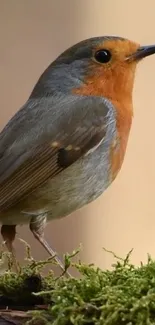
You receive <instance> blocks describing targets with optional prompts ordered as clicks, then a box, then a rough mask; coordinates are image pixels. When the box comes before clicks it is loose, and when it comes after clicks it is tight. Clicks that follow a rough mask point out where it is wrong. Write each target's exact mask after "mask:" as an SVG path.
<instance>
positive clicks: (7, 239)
mask: <svg viewBox="0 0 155 325" xmlns="http://www.w3.org/2000/svg"><path fill="white" fill-rule="evenodd" d="M1 235H2V237H3V240H4V243H5V245H6V247H7V249H8V251H9V252H10V253H11V254H12V260H13V263H14V266H15V268H16V271H18V267H17V261H16V256H15V249H14V247H13V241H14V239H15V236H16V225H3V226H2V227H1Z"/></svg>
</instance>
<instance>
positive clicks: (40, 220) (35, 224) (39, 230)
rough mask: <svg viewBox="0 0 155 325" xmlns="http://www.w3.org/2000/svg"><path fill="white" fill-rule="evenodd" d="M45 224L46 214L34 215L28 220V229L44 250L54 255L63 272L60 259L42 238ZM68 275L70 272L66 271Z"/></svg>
mask: <svg viewBox="0 0 155 325" xmlns="http://www.w3.org/2000/svg"><path fill="white" fill-rule="evenodd" d="M45 226H46V216H45V215H41V216H35V217H32V219H31V221H30V230H31V231H32V233H33V235H34V237H35V238H36V239H37V240H38V241H39V243H40V244H41V245H42V246H43V247H44V248H45V250H46V251H47V252H48V253H49V254H50V255H51V256H53V257H54V259H55V261H56V262H57V263H58V265H59V266H60V268H61V270H62V271H63V272H64V271H65V268H64V265H63V263H62V262H61V260H60V259H59V257H58V256H56V253H55V252H54V250H53V249H52V248H51V247H50V245H49V244H48V242H47V241H46V239H45V238H44V229H45ZM66 274H67V275H68V276H70V274H69V273H68V272H66Z"/></svg>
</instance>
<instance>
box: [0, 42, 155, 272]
mask: <svg viewBox="0 0 155 325" xmlns="http://www.w3.org/2000/svg"><path fill="white" fill-rule="evenodd" d="M154 53H155V45H152V46H142V47H141V46H140V45H139V44H137V43H135V42H132V41H130V40H127V39H124V38H121V37H114V36H108V37H107V36H104V37H95V38H91V39H87V40H84V41H82V42H80V43H78V44H76V45H74V46H73V47H71V48H69V49H68V50H66V51H65V52H64V53H62V54H61V55H60V56H59V57H58V58H57V59H56V60H55V61H54V62H53V63H52V64H50V66H49V67H48V68H47V69H46V70H45V71H44V73H43V74H42V75H41V77H40V78H39V80H38V82H37V84H36V85H35V87H34V89H33V90H32V93H31V95H30V97H29V98H28V100H27V102H26V103H25V104H24V105H23V107H22V108H21V109H20V110H19V111H18V112H17V113H16V114H15V115H14V116H13V118H12V119H11V120H10V121H9V122H8V123H7V125H6V126H5V127H4V129H3V130H2V132H1V133H0V222H1V224H2V227H1V234H2V237H3V239H4V241H5V243H6V246H7V248H8V250H9V251H11V252H12V254H13V253H14V250H13V240H14V239H15V234H16V225H19V224H25V223H29V226H30V230H31V231H32V233H33V235H34V236H35V238H36V239H37V240H38V241H39V242H40V243H41V244H42V245H43V246H44V248H45V249H46V250H47V252H48V253H49V254H50V255H52V256H53V255H54V254H55V253H54V251H53V250H52V248H51V247H50V245H49V244H48V243H47V241H46V240H45V237H44V228H45V225H46V222H47V221H49V220H52V219H55V218H61V217H65V216H67V215H69V214H71V213H72V212H73V211H75V210H77V209H79V208H81V207H83V206H84V205H86V204H88V203H89V202H91V201H93V200H95V199H97V198H98V197H99V196H100V195H101V194H102V193H103V192H104V191H105V190H106V189H107V187H108V186H109V185H110V184H111V183H112V182H113V181H114V179H115V178H116V176H117V174H118V172H119V171H120V168H121V166H122V163H123V160H124V156H125V152H126V147H127V142H128V137H129V133H130V128H131V124H132V117H133V103H132V91H133V85H134V78H135V71H136V66H137V63H138V62H139V61H141V60H142V59H143V58H144V57H146V56H149V55H151V54H154ZM55 258H56V260H57V262H58V263H59V265H60V267H61V268H62V269H64V266H63V263H62V262H61V260H60V259H59V258H58V257H57V256H56V257H55Z"/></svg>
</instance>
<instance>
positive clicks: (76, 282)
mask: <svg viewBox="0 0 155 325" xmlns="http://www.w3.org/2000/svg"><path fill="white" fill-rule="evenodd" d="M75 253H76V252H74V253H73V254H72V255H75ZM129 256H130V254H128V255H127V257H126V258H125V259H122V258H119V257H116V256H115V258H116V263H115V265H113V269H112V270H110V271H109V270H101V269H100V268H96V267H95V266H93V265H84V264H81V263H80V262H79V263H77V264H76V265H74V267H75V268H76V269H78V271H79V272H80V275H81V277H80V278H66V277H65V275H63V276H61V277H59V278H55V277H54V274H53V273H52V272H50V273H49V274H48V275H47V276H46V277H42V275H41V269H42V267H43V266H44V265H45V264H47V263H51V260H48V261H44V262H35V261H30V262H29V263H28V265H27V266H26V267H23V268H21V269H20V272H19V274H18V275H17V274H15V273H13V272H12V271H11V270H9V271H7V272H5V273H4V274H2V275H0V299H1V300H0V306H2V304H3V306H4V305H12V306H13V305H14V306H15V305H16V306H20V307H21V305H23V306H24V308H25V309H26V310H28V309H33V307H34V306H35V305H42V309H41V310H39V308H38V310H34V311H33V312H32V313H31V317H30V319H29V320H27V324H29V325H30V324H31V325H32V324H33V325H34V324H42V325H44V324H46V325H50V324H53V325H71V324H75V325H82V324H89V325H93V324H95V325H102V324H103V325H125V324H127V325H132V324H135V325H143V324H144V325H153V324H155V261H154V260H152V259H151V257H150V256H149V257H148V261H147V263H146V264H145V265H143V264H142V263H141V264H140V266H139V267H135V266H134V265H132V264H131V263H130V261H129ZM71 258H72V256H69V255H67V256H65V263H66V268H67V267H68V266H69V265H70V263H71Z"/></svg>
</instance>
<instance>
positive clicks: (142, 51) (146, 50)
mask: <svg viewBox="0 0 155 325" xmlns="http://www.w3.org/2000/svg"><path fill="white" fill-rule="evenodd" d="M152 54H155V45H148V46H141V47H139V48H138V49H137V51H136V52H134V53H132V54H131V55H129V56H128V57H127V58H126V60H127V61H139V60H141V59H143V58H145V57H146V56H149V55H152Z"/></svg>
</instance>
